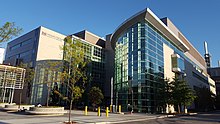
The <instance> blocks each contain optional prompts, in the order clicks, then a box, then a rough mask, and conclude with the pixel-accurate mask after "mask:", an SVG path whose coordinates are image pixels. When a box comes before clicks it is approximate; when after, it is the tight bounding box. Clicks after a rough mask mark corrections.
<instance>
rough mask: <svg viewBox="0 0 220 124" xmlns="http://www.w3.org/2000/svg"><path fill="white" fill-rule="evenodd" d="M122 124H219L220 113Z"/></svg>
mask: <svg viewBox="0 0 220 124" xmlns="http://www.w3.org/2000/svg"><path fill="white" fill-rule="evenodd" d="M123 124H220V111H215V112H207V113H199V114H197V115H187V116H176V117H169V118H161V119H154V120H145V121H136V122H126V123H123Z"/></svg>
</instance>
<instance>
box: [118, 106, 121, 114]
mask: <svg viewBox="0 0 220 124" xmlns="http://www.w3.org/2000/svg"><path fill="white" fill-rule="evenodd" d="M118 112H119V113H121V105H119V106H118Z"/></svg>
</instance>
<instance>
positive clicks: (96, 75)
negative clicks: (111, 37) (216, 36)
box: [4, 26, 110, 105]
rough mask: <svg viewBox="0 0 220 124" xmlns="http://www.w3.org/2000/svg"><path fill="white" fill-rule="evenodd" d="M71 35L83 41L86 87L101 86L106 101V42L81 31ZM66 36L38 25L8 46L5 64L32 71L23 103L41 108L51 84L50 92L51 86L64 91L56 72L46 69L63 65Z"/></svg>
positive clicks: (108, 97) (26, 85)
mask: <svg viewBox="0 0 220 124" xmlns="http://www.w3.org/2000/svg"><path fill="white" fill-rule="evenodd" d="M71 36H72V38H73V39H78V40H80V41H82V43H83V48H84V50H85V58H87V59H89V60H91V63H90V65H89V69H88V71H89V72H87V73H90V78H91V80H90V82H89V85H90V86H98V87H100V89H102V91H103V94H104V95H105V98H106V99H110V96H108V95H109V94H108V91H109V90H108V87H107V88H105V86H106V83H107V82H108V81H106V80H107V79H106V78H105V55H106V54H105V44H106V42H105V40H104V39H102V38H100V37H98V36H96V35H94V34H92V33H90V32H88V31H82V32H79V33H76V34H74V35H71ZM65 37H66V36H65V35H63V34H60V33H58V32H55V31H53V30H50V29H47V28H45V27H42V26H41V27H39V28H37V29H34V30H32V31H30V32H28V33H26V34H24V35H22V36H20V37H19V38H16V39H14V40H13V41H11V42H9V43H8V45H7V50H6V57H5V61H4V63H5V64H9V63H10V64H11V65H14V66H18V65H19V64H21V63H22V64H25V65H27V66H28V67H30V68H33V69H34V76H33V81H32V82H27V83H25V86H24V90H23V96H22V103H26V104H27V103H32V104H36V103H41V104H42V105H44V104H45V103H46V98H47V95H46V94H47V91H48V84H50V86H51V88H50V89H51V90H52V89H53V86H56V87H58V88H59V89H61V90H62V89H65V87H63V86H62V85H61V83H62V82H61V81H60V79H59V78H58V77H59V76H58V75H59V72H58V69H56V70H55V69H53V70H49V69H48V68H49V67H48V63H53V62H54V63H56V64H57V66H59V65H60V66H62V63H63V59H64V56H63V54H64V52H63V50H62V49H61V47H62V46H63V45H64V38H65ZM60 71H62V70H60ZM109 84H110V80H109ZM65 90H66V89H65ZM19 92H20V91H19ZM65 92H66V91H63V92H62V93H65ZM16 94H19V93H16ZM16 94H15V97H14V100H13V101H14V102H17V103H18V102H19V101H18V100H17V99H16V98H19V96H17V95H16ZM106 101H107V100H106ZM108 101H110V100H108Z"/></svg>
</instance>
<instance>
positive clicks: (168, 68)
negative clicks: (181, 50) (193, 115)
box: [163, 44, 175, 113]
mask: <svg viewBox="0 0 220 124" xmlns="http://www.w3.org/2000/svg"><path fill="white" fill-rule="evenodd" d="M173 53H174V50H173V49H171V48H170V47H168V46H167V45H166V44H163V56H164V78H167V79H169V80H170V81H172V79H173V78H174V77H175V73H173V72H172V61H171V55H172V54H173ZM173 112H174V107H173V106H172V105H167V108H166V113H173Z"/></svg>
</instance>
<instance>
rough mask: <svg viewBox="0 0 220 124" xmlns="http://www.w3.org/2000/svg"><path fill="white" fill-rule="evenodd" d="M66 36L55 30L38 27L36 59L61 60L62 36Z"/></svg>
mask: <svg viewBox="0 0 220 124" xmlns="http://www.w3.org/2000/svg"><path fill="white" fill-rule="evenodd" d="M65 37H66V36H65V35H62V34H59V33H57V32H55V31H52V30H49V29H47V28H44V27H40V37H39V44H38V51H37V57H36V61H39V60H50V59H52V60H62V59H63V50H62V49H61V47H62V46H63V45H64V38H65Z"/></svg>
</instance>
